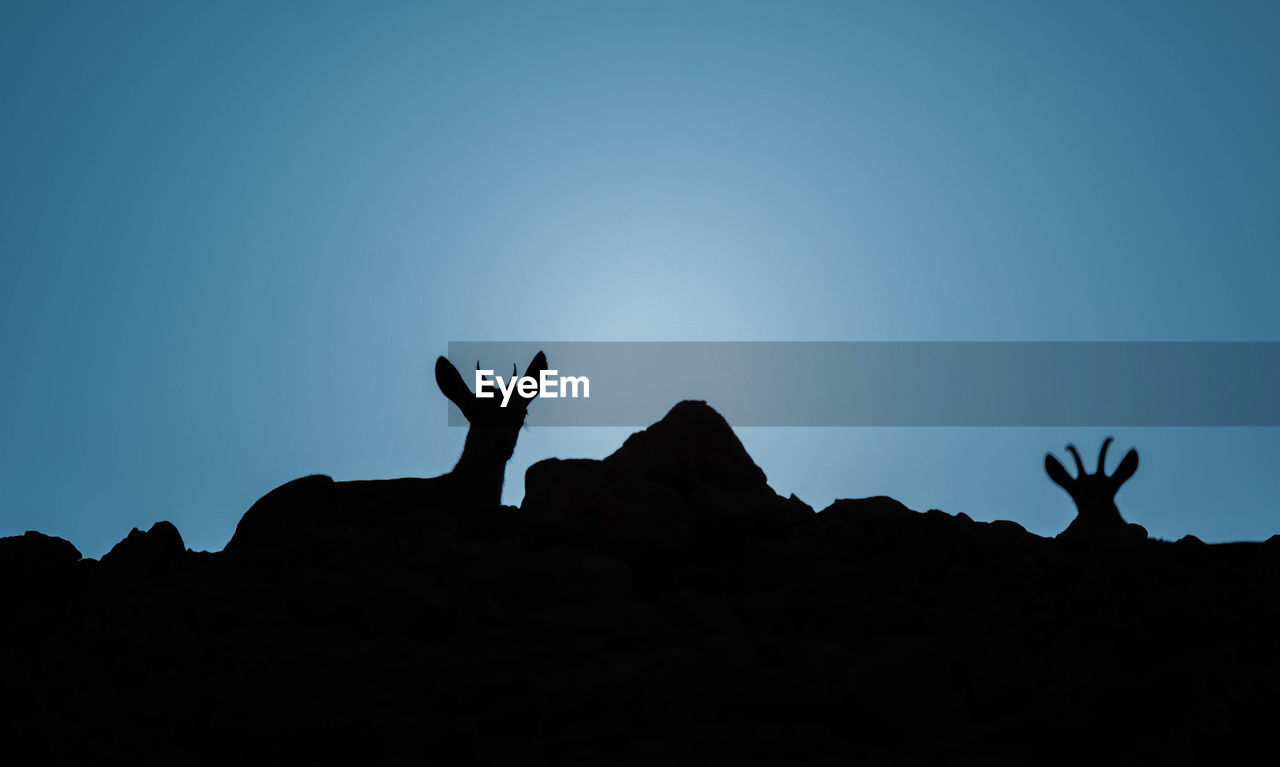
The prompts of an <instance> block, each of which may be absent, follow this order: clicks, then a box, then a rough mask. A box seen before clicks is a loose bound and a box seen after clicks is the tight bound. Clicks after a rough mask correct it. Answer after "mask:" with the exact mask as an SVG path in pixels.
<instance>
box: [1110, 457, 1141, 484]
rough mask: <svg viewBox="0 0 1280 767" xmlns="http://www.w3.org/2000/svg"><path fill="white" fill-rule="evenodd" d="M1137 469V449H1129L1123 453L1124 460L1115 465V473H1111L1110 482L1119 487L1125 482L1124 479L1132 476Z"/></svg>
mask: <svg viewBox="0 0 1280 767" xmlns="http://www.w3.org/2000/svg"><path fill="white" fill-rule="evenodd" d="M1137 470H1138V451H1137V450H1130V451H1129V452H1127V453H1125V456H1124V460H1122V461H1120V465H1119V466H1117V467H1116V473H1115V474H1112V475H1111V482H1112V483H1113V484H1114V485H1115V486H1116V487H1117V488H1119V487H1120V486H1121V485H1123V484H1124V483H1125V480H1127V479H1129V477H1132V476H1133V473H1134V472H1135V471H1137Z"/></svg>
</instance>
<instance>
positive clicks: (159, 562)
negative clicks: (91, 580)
mask: <svg viewBox="0 0 1280 767" xmlns="http://www.w3.org/2000/svg"><path fill="white" fill-rule="evenodd" d="M186 551H187V547H186V545H185V544H184V543H183V542H182V535H181V534H180V533H179V532H178V528H176V527H174V526H173V523H172V522H164V521H162V522H157V523H155V524H154V525H152V526H151V529H150V530H148V531H147V532H145V533H144V532H142V531H141V530H139V529H138V528H136V527H135V528H133V530H131V531H130V532H129V535H128V536H126V537H125V539H124V540H122V541H120V542H119V543H117V544H116V545H115V546H112V547H111V551H108V552H107V553H106V554H105V555H104V556H103V557H102V566H103V568H106V569H107V570H109V571H130V572H137V573H146V574H154V573H159V572H162V571H164V570H165V569H167V568H169V567H171V566H172V565H173V564H174V563H176V562H177V561H178V560H179V559H181V558H182V555H183V554H185V553H186Z"/></svg>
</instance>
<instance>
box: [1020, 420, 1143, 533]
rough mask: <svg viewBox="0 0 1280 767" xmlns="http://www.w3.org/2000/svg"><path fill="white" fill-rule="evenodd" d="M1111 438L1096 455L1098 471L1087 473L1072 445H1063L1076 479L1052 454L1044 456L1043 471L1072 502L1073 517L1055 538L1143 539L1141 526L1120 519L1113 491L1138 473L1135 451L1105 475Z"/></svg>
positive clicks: (1104, 442)
mask: <svg viewBox="0 0 1280 767" xmlns="http://www.w3.org/2000/svg"><path fill="white" fill-rule="evenodd" d="M1111 441H1112V438H1111V437H1107V438H1106V439H1105V440H1104V441H1103V443H1102V449H1101V450H1100V451H1099V452H1098V470H1097V471H1095V472H1094V473H1093V474H1088V473H1086V472H1085V470H1084V462H1083V461H1081V460H1080V453H1079V452H1078V451H1077V450H1076V446H1075V445H1067V452H1069V453H1071V457H1072V458H1075V460H1076V477H1075V478H1074V479H1073V478H1072V477H1071V475H1070V474H1068V473H1067V470H1066V469H1065V468H1063V466H1062V464H1061V463H1059V461H1058V459H1057V458H1054V457H1053V454H1052V453H1049V454H1046V455H1045V457H1044V470H1045V471H1046V472H1048V474H1049V479H1051V480H1053V482H1054V484H1056V485H1058V486H1059V487H1061V488H1062V489H1063V490H1066V491H1067V493H1068V494H1069V495H1070V496H1071V500H1073V501H1075V503H1076V518H1075V519H1074V520H1072V521H1071V524H1070V525H1068V526H1067V529H1066V530H1063V531H1062V532H1061V533H1059V534H1058V536H1057V537H1058V538H1059V539H1075V540H1083V539H1088V538H1096V537H1099V536H1111V535H1114V534H1117V533H1119V534H1123V535H1125V536H1133V537H1137V535H1138V532H1139V531H1141V537H1142V538H1144V539H1145V538H1146V537H1147V536H1146V529H1145V528H1143V527H1142V526H1141V525H1130V524H1128V523H1126V522H1125V521H1124V519H1123V518H1122V517H1121V516H1120V510H1119V509H1118V508H1116V491H1118V490H1119V489H1120V486H1121V485H1123V484H1124V483H1125V481H1126V480H1128V479H1129V477H1132V476H1133V473H1134V472H1135V471H1137V470H1138V451H1137V450H1130V451H1129V452H1128V453H1126V454H1125V456H1124V458H1123V459H1122V460H1121V461H1120V465H1119V466H1117V467H1116V470H1115V473H1114V474H1112V475H1111V476H1109V477H1108V476H1107V474H1106V463H1107V448H1108V447H1109V446H1110V445H1111Z"/></svg>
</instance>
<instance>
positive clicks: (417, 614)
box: [0, 402, 1280, 765]
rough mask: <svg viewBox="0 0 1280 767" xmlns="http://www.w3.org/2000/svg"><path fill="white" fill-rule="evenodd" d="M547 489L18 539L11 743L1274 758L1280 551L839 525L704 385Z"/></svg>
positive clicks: (565, 759) (7, 595)
mask: <svg viewBox="0 0 1280 767" xmlns="http://www.w3.org/2000/svg"><path fill="white" fill-rule="evenodd" d="M512 444H514V443H512ZM508 454H509V452H508ZM1134 464H1135V467H1136V457H1135V459H1134ZM1067 479H1068V480H1069V479H1070V478H1069V477H1068V478H1067ZM1055 481H1057V480H1056V479H1055ZM1099 481H1101V480H1099ZM1121 481H1122V480H1121ZM525 486H526V497H525V499H524V502H523V504H522V506H521V507H520V508H513V507H486V506H476V505H467V504H464V503H460V502H455V501H451V500H448V499H445V500H442V501H440V502H439V503H436V504H433V505H430V506H428V507H425V508H419V509H416V510H415V511H414V513H411V514H406V513H401V512H399V511H395V510H389V509H391V508H392V506H393V505H394V504H392V502H391V501H390V500H387V499H385V498H383V497H381V496H376V495H372V493H376V492H382V490H379V489H378V488H377V487H373V486H371V485H368V484H360V483H335V482H333V480H331V479H329V478H328V477H324V476H319V475H317V476H315V477H308V478H304V479H302V480H296V481H295V482H293V483H289V484H288V485H286V486H284V487H283V488H281V489H279V490H278V491H273V493H274V494H275V495H272V494H268V496H266V497H264V499H263V500H262V501H259V502H258V504H255V508H256V509H257V511H252V510H251V512H250V513H246V515H245V520H246V521H244V522H242V525H241V528H240V530H238V531H237V534H236V536H235V538H233V541H232V544H229V545H228V547H227V549H226V550H224V551H222V552H218V553H207V552H193V551H190V550H187V549H186V548H185V546H184V544H183V541H182V537H181V535H180V534H179V531H178V530H177V529H176V528H175V527H174V526H173V525H172V524H170V523H168V522H159V523H157V524H155V525H154V526H152V527H151V528H150V529H149V530H148V531H146V532H143V531H140V530H134V531H133V532H131V533H130V534H129V535H128V537H126V538H125V539H124V540H122V541H121V542H120V543H119V544H117V545H116V546H115V547H114V548H113V549H112V550H111V551H110V553H108V554H107V555H105V556H104V557H103V558H102V559H101V561H95V560H92V559H82V558H81V557H80V554H79V552H78V551H76V549H75V548H74V546H72V545H71V544H70V543H68V542H67V541H64V540H61V539H59V538H52V537H49V536H45V535H41V534H39V533H35V532H30V533H27V534H26V535H23V536H15V537H11V538H3V539H0V693H2V694H0V743H2V744H3V745H2V746H0V752H2V753H3V754H4V756H3V757H0V758H2V759H3V761H4V763H6V764H41V763H56V764H131V765H132V764H163V765H172V764H202V763H218V764H225V763H276V764H281V763H289V764H294V763H297V764H304V763H305V764H442V765H446V764H447V765H472V764H474V765H647V764H662V765H686V764H687V765H708V764H730V765H744V764H842V765H843V764H862V763H869V764H913V765H914V764H1010V765H1023V764H1061V765H1076V764H1080V763H1095V762H1100V763H1113V762H1114V763H1132V764H1146V763H1154V764H1196V763H1201V762H1210V761H1214V762H1221V761H1223V760H1226V761H1227V762H1228V763H1229V762H1231V761H1239V760H1242V759H1243V758H1244V755H1245V754H1247V753H1248V750H1249V749H1250V748H1251V747H1256V746H1259V745H1263V746H1269V745H1270V740H1271V738H1270V723H1271V721H1272V717H1273V714H1274V713H1275V712H1276V702H1277V698H1278V697H1280V655H1278V653H1277V648H1278V647H1280V600H1277V594H1278V593H1280V591H1278V590H1277V587H1278V586H1280V538H1277V537H1273V538H1272V539H1270V540H1268V541H1267V542H1265V543H1235V544H1220V545H1206V544H1203V543H1201V542H1200V541H1199V540H1198V539H1195V538H1194V537H1192V536H1188V537H1187V538H1185V539H1183V540H1181V541H1179V542H1176V543H1172V542H1164V541H1156V540H1144V539H1139V538H1137V537H1134V536H1132V535H1124V536H1116V537H1115V538H1113V539H1111V538H1105V537H1103V538H1098V539H1088V540H1084V541H1075V540H1071V539H1067V540H1054V539H1048V538H1042V537H1039V536H1036V535H1032V534H1030V533H1028V532H1027V531H1025V530H1024V529H1023V528H1022V527H1021V526H1019V525H1018V524H1016V523H1014V522H992V523H983V522H975V521H973V520H972V519H970V518H969V517H967V516H965V515H964V514H959V515H951V514H946V513H944V512H942V511H938V510H929V511H927V512H924V513H920V512H916V511H913V510H911V509H908V508H906V507H905V506H903V505H902V504H901V503H898V502H897V501H895V500H893V499H891V498H885V497H876V498H863V499H850V500H840V501H836V502H835V503H834V504H832V505H831V506H829V507H828V508H826V509H824V510H822V511H821V512H819V513H815V512H814V510H813V509H812V508H810V507H809V506H807V505H806V504H805V503H804V502H803V501H801V500H799V499H798V498H796V497H795V496H791V497H789V498H784V497H782V496H779V495H778V494H777V493H776V492H774V490H773V489H772V488H771V487H770V486H769V484H768V482H767V479H766V476H765V474H764V472H763V471H762V470H761V469H760V468H759V467H758V466H756V464H755V463H754V462H753V461H752V459H751V457H750V456H749V455H748V454H747V452H746V450H745V449H744V448H743V446H742V444H741V442H740V441H739V440H738V439H737V437H736V436H735V435H734V433H733V431H732V429H731V428H730V427H729V425H728V424H727V423H726V422H725V421H724V419H723V418H722V417H721V416H720V415H719V414H718V413H716V412H715V411H714V410H713V409H711V408H710V407H708V406H707V405H706V404H705V403H701V402H682V403H680V404H679V405H677V406H676V407H675V408H673V409H672V410H671V411H670V413H668V414H667V416H666V417H665V418H663V419H662V420H661V421H659V422H658V423H656V424H654V425H652V426H650V427H649V428H648V429H645V430H644V431H641V432H639V433H636V434H633V435H632V436H631V437H630V438H628V439H627V440H626V442H625V443H624V444H623V445H622V446H621V447H620V448H619V449H618V450H617V451H616V452H615V453H613V454H612V455H610V456H609V457H608V458H605V459H603V460H600V461H594V460H557V459H551V460H547V461H542V462H540V463H538V464H535V465H534V466H532V467H530V469H529V470H528V473H527V475H526V481H525ZM285 488H289V489H288V490H286V489H285ZM371 488H372V489H371ZM371 499H374V500H371Z"/></svg>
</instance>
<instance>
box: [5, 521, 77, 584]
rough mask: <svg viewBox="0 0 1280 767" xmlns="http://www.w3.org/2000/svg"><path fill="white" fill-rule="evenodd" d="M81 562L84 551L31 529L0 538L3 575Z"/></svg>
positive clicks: (67, 565) (38, 570)
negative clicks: (81, 554)
mask: <svg viewBox="0 0 1280 767" xmlns="http://www.w3.org/2000/svg"><path fill="white" fill-rule="evenodd" d="M79 561H80V551H79V550H78V549H76V547H75V546H73V545H72V544H71V542H70V541H68V540H65V539H63V538H57V537H54V536H52V535H45V534H44V533H38V532H36V531H35V530H28V531H27V532H26V533H24V534H22V535H14V536H10V537H7V538H0V574H2V575H4V576H15V575H19V574H30V573H37V572H41V571H49V570H59V569H63V568H67V567H70V566H73V565H75V563H77V562H79Z"/></svg>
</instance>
